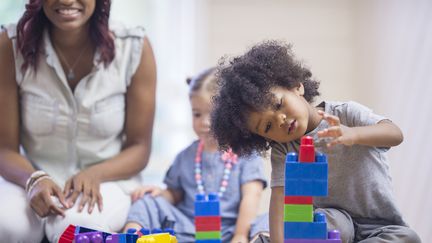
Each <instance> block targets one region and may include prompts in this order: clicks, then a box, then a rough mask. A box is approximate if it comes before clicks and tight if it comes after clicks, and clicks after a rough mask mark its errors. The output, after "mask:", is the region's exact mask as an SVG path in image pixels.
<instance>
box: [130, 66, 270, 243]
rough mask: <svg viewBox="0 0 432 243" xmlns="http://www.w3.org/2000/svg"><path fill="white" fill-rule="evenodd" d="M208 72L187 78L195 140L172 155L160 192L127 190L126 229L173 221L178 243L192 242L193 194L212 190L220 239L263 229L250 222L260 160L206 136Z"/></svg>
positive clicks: (261, 184) (212, 83)
mask: <svg viewBox="0 0 432 243" xmlns="http://www.w3.org/2000/svg"><path fill="white" fill-rule="evenodd" d="M214 71H215V70H214V69H209V70H206V71H204V72H203V73H201V74H200V75H198V76H197V77H196V78H194V79H192V80H188V84H189V86H190V91H189V98H190V103H191V107H192V119H193V129H194V131H195V133H196V134H197V136H198V138H199V140H198V141H195V142H193V143H192V144H191V145H190V146H188V147H187V148H186V149H184V150H183V151H182V152H181V153H180V154H178V155H177V157H176V159H175V161H174V163H173V164H172V166H171V167H170V169H169V170H168V172H167V174H166V176H165V179H164V182H165V184H166V185H167V188H166V189H165V190H162V189H161V188H158V187H156V186H143V187H142V188H140V189H138V190H136V191H135V192H134V193H133V194H132V200H133V201H135V203H134V204H133V205H132V208H131V210H130V212H129V216H128V219H127V222H128V223H127V224H126V226H125V228H126V229H128V228H136V229H140V228H141V227H144V228H161V224H162V223H163V221H166V220H169V221H174V222H175V225H174V230H175V232H176V236H177V239H178V241H179V242H194V241H195V236H194V232H195V226H194V200H195V194H197V193H210V192H216V193H218V194H219V196H220V202H221V217H222V242H230V241H231V242H236V243H237V242H248V239H249V236H250V235H255V234H257V233H258V232H261V231H268V227H267V226H266V222H265V220H261V225H260V224H254V226H253V227H252V228H251V226H250V225H251V223H252V221H253V220H254V219H255V216H256V212H257V210H258V204H259V201H260V195H261V192H262V191H263V189H264V188H265V186H266V182H265V180H264V177H263V161H262V159H261V158H260V157H258V156H256V155H253V156H250V157H249V158H241V157H240V158H237V155H235V154H233V153H231V152H226V153H222V152H219V151H218V145H217V143H216V141H215V140H214V139H213V137H212V135H211V134H210V123H209V120H210V117H209V116H210V111H211V108H212V105H211V98H212V96H213V95H214V94H215V92H216V88H217V85H216V79H215V77H214ZM147 193H149V194H150V195H151V196H149V195H145V194H147Z"/></svg>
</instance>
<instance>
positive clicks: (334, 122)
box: [318, 111, 403, 147]
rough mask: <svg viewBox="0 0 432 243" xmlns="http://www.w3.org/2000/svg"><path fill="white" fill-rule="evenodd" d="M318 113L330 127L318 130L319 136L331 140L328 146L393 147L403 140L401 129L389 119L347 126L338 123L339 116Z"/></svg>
mask: <svg viewBox="0 0 432 243" xmlns="http://www.w3.org/2000/svg"><path fill="white" fill-rule="evenodd" d="M318 113H319V114H320V115H321V116H322V117H323V119H325V120H326V121H327V122H328V123H329V125H330V127H329V128H327V129H324V130H322V131H319V132H318V136H319V137H329V138H332V140H331V141H330V142H329V143H328V146H329V147H330V146H333V145H336V144H344V145H348V146H351V145H354V144H359V145H366V146H373V147H393V146H397V145H399V144H400V143H401V142H402V141H403V134H402V131H401V130H400V129H399V127H398V126H396V125H395V124H394V123H393V122H391V121H389V120H382V121H379V122H378V123H377V124H374V125H369V126H362V127H347V126H344V125H342V124H341V123H340V120H339V117H337V116H333V115H329V114H327V113H324V112H322V111H318Z"/></svg>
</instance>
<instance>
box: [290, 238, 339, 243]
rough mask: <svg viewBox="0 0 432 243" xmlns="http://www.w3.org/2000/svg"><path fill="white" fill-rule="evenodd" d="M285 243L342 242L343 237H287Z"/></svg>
mask: <svg viewBox="0 0 432 243" xmlns="http://www.w3.org/2000/svg"><path fill="white" fill-rule="evenodd" d="M284 243H342V240H341V239H326V240H324V239H285V240H284Z"/></svg>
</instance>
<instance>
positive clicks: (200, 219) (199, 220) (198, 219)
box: [195, 216, 221, 225]
mask: <svg viewBox="0 0 432 243" xmlns="http://www.w3.org/2000/svg"><path fill="white" fill-rule="evenodd" d="M220 222H221V217H220V216H195V225H197V224H220Z"/></svg>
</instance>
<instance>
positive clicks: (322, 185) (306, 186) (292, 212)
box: [284, 136, 342, 243]
mask: <svg viewBox="0 0 432 243" xmlns="http://www.w3.org/2000/svg"><path fill="white" fill-rule="evenodd" d="M327 185H328V164H327V157H326V155H325V154H322V153H317V154H315V147H314V144H313V139H312V137H309V136H305V137H302V139H301V143H300V149H299V154H298V155H297V153H288V154H287V156H286V159H285V203H284V242H285V243H331V242H333V243H341V242H342V241H341V239H340V235H339V232H338V231H337V230H334V231H329V232H327V223H326V218H325V215H324V214H322V213H315V214H314V212H313V197H317V196H327V193H328V191H327Z"/></svg>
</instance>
